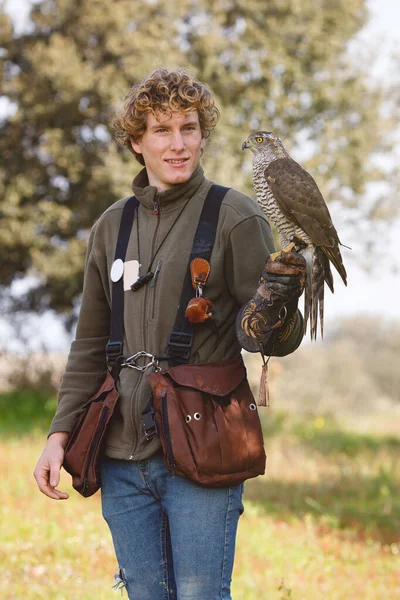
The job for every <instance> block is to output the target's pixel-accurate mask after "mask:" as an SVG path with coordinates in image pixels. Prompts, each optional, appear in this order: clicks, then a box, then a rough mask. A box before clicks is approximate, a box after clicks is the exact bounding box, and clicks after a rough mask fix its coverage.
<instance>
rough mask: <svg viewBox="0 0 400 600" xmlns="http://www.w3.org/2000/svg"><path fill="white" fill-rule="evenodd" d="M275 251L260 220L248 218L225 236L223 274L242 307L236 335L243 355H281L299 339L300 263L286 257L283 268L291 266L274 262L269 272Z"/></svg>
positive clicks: (302, 270)
mask: <svg viewBox="0 0 400 600" xmlns="http://www.w3.org/2000/svg"><path fill="white" fill-rule="evenodd" d="M274 250H275V249H274V241H273V236H272V232H271V228H270V226H269V224H268V223H267V221H266V220H265V218H264V217H263V216H261V215H259V214H255V215H252V216H251V217H249V218H247V219H244V220H242V221H240V222H239V223H238V224H237V225H236V226H235V227H234V228H233V229H232V231H231V232H230V235H229V243H228V248H227V253H226V264H225V273H226V279H227V284H228V287H229V290H230V292H231V293H232V295H233V296H234V297H235V298H236V300H237V302H238V304H239V306H241V309H240V310H239V313H238V317H237V320H236V335H237V339H238V341H239V343H240V345H241V346H242V348H244V349H245V350H247V351H248V352H259V351H260V350H261V349H262V350H263V352H264V354H265V355H267V356H269V355H270V354H272V355H273V356H286V355H287V354H290V353H292V352H294V351H295V350H296V348H298V346H299V345H300V343H301V340H302V338H303V318H302V315H301V313H300V311H299V310H298V309H297V303H298V297H299V296H300V294H301V292H302V289H303V285H304V280H305V261H304V259H303V257H301V256H300V255H297V254H295V253H290V257H291V258H289V259H288V260H287V259H286V257H284V258H283V263H285V262H289V263H291V262H292V263H293V264H292V265H291V266H289V267H288V266H287V265H284V264H283V265H282V264H280V263H279V260H278V261H277V262H276V263H275V264H274V265H273V267H272V268H270V266H269V265H271V261H269V260H268V259H269V255H270V254H271V253H272V252H274ZM268 270H271V271H272V273H269V272H268ZM280 270H281V271H282V274H280V273H278V271H280ZM271 301H272V302H271ZM283 305H285V308H283ZM260 344H261V345H262V346H260Z"/></svg>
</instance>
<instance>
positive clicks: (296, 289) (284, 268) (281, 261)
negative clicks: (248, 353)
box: [240, 252, 306, 341]
mask: <svg viewBox="0 0 400 600" xmlns="http://www.w3.org/2000/svg"><path fill="white" fill-rule="evenodd" d="M305 282H306V261H305V259H304V257H303V256H302V255H301V254H299V253H297V252H281V253H280V254H279V255H278V256H277V257H276V258H275V260H271V259H268V260H267V262H266V264H265V268H264V271H263V273H262V275H261V279H260V282H259V287H258V289H257V292H256V294H255V295H254V296H253V298H252V299H251V300H250V301H249V302H248V303H247V304H246V305H245V306H244V308H243V309H242V311H241V323H240V326H241V329H242V330H243V332H244V333H245V334H246V335H247V336H249V337H252V338H257V339H259V340H260V341H262V339H263V338H265V334H269V333H271V332H272V331H273V330H274V329H278V328H280V327H282V326H283V325H284V323H285V322H287V321H288V320H289V319H290V317H292V316H293V314H294V313H295V312H296V310H297V304H298V299H299V297H300V296H301V294H302V293H303V290H304V286H305Z"/></svg>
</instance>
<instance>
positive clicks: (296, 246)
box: [283, 235, 307, 252]
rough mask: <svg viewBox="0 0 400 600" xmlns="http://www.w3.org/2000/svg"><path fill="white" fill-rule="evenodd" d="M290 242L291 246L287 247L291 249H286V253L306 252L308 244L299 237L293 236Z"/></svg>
mask: <svg viewBox="0 0 400 600" xmlns="http://www.w3.org/2000/svg"><path fill="white" fill-rule="evenodd" d="M290 242H291V243H290V244H289V246H287V248H291V249H290V250H287V248H284V250H283V251H284V252H300V250H304V249H305V248H307V244H306V243H305V242H304V241H303V240H302V239H301V237H300V236H298V235H292V237H291V238H290Z"/></svg>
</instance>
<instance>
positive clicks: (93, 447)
mask: <svg viewBox="0 0 400 600" xmlns="http://www.w3.org/2000/svg"><path fill="white" fill-rule="evenodd" d="M107 417H108V406H103V408H102V411H101V415H100V419H99V424H98V427H97V431H96V433H95V436H94V438H93V440H92V444H91V446H90V449H89V453H88V459H87V463H86V469H85V476H84V478H83V483H82V493H84V492H85V490H86V488H87V486H88V480H89V467H90V463H91V461H92V458H93V456H94V455H95V453H96V452H97V449H98V446H99V443H100V438H101V434H102V433H103V430H104V425H105V423H106V420H107Z"/></svg>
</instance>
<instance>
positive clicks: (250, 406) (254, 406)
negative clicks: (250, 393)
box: [249, 402, 257, 410]
mask: <svg viewBox="0 0 400 600" xmlns="http://www.w3.org/2000/svg"><path fill="white" fill-rule="evenodd" d="M249 409H250V410H257V406H256V405H255V404H254V403H253V402H252V403H251V404H249Z"/></svg>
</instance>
